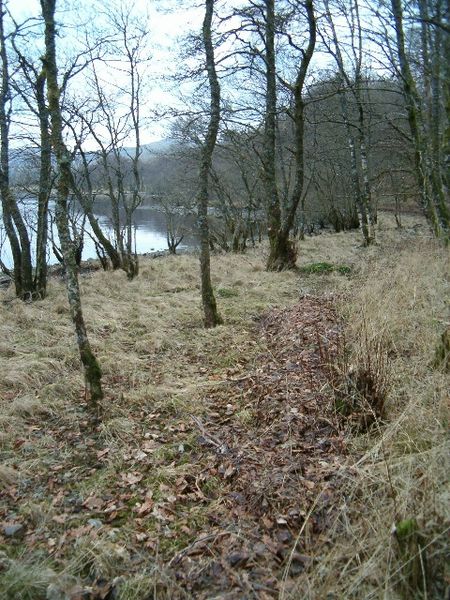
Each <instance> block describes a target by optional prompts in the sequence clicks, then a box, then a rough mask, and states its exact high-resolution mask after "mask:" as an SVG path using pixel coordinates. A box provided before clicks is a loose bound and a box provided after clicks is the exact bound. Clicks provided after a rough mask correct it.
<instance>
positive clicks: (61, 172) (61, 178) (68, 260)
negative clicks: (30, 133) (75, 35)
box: [41, 0, 103, 414]
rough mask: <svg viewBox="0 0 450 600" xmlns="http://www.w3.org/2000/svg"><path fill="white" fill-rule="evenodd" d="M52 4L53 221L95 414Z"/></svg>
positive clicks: (49, 5) (50, 4) (48, 2)
mask: <svg viewBox="0 0 450 600" xmlns="http://www.w3.org/2000/svg"><path fill="white" fill-rule="evenodd" d="M55 5H56V0H41V9H42V15H43V17H44V22H45V56H44V58H43V63H44V69H45V72H46V77H47V96H48V107H49V114H50V119H51V125H52V131H51V141H52V146H53V151H54V153H55V156H56V160H57V165H58V182H57V202H56V225H57V228H58V235H59V239H60V243H61V249H62V253H63V257H64V263H65V267H66V285H67V296H68V300H69V306H70V312H71V316H72V321H73V324H74V327H75V332H76V337H77V343H78V349H79V352H80V358H81V362H82V364H83V367H84V374H85V383H86V392H87V395H88V400H89V404H90V408H91V409H93V410H94V411H95V413H97V414H98V410H99V405H98V403H99V401H100V400H102V398H103V391H102V386H101V370H100V367H99V364H98V362H97V359H96V357H95V355H94V353H93V352H92V349H91V346H90V343H89V339H88V335H87V331H86V326H85V322H84V317H83V310H82V305H81V295H80V288H79V283H78V268H77V264H76V258H75V246H74V244H73V241H72V239H71V237H70V228H69V220H68V214H67V202H68V196H69V191H70V185H71V181H72V171H71V159H70V154H69V152H68V150H67V148H66V146H65V144H64V141H63V131H62V116H61V103H60V102H61V101H60V89H59V86H58V71H57V66H56V44H55V39H56V31H55Z"/></svg>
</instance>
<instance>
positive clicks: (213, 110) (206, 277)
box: [197, 0, 223, 327]
mask: <svg viewBox="0 0 450 600" xmlns="http://www.w3.org/2000/svg"><path fill="white" fill-rule="evenodd" d="M213 11H214V0H205V17H204V20H203V28H202V38H203V46H204V49H205V55H206V70H207V72H208V82H209V89H210V95H211V102H210V113H209V123H208V130H207V133H206V137H205V141H204V143H203V145H202V148H201V154H200V168H199V191H198V196H197V218H198V229H199V236H200V278H201V291H202V304H203V313H204V323H205V327H215V326H216V325H220V324H221V323H222V322H223V321H222V318H221V317H220V315H219V313H218V310H217V304H216V299H215V297H214V291H213V287H212V283H211V260H210V251H209V244H210V235H209V223H208V200H209V192H208V189H209V185H208V184H209V173H210V169H211V163H212V155H213V152H214V147H215V145H216V140H217V133H218V131H219V123H220V84H219V80H218V77H217V73H216V67H215V60H214V47H213V43H212V38H211V22H212V17H213Z"/></svg>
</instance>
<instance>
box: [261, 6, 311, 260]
mask: <svg viewBox="0 0 450 600" xmlns="http://www.w3.org/2000/svg"><path fill="white" fill-rule="evenodd" d="M274 4H275V3H274V0H266V36H265V45H266V47H265V52H266V86H267V88H266V123H265V136H264V137H265V168H264V171H265V177H266V194H267V199H268V233H269V242H270V252H269V258H268V260H267V270H268V271H283V270H286V269H293V268H295V263H296V259H297V250H296V247H295V244H294V242H293V241H292V240H290V239H289V236H290V233H291V231H292V228H293V226H294V222H295V215H296V213H297V209H298V206H299V204H300V201H301V198H302V193H303V187H304V174H305V167H304V136H305V102H304V99H303V88H304V85H305V79H306V75H307V72H308V68H309V64H310V62H311V58H312V55H313V52H314V48H315V45H316V19H315V16H314V5H313V0H306V2H305V4H304V6H305V8H306V14H307V20H308V36H309V38H308V46H307V48H306V49H305V50H303V51H302V58H301V60H300V64H299V67H298V70H297V76H296V79H295V83H294V86H293V88H292V91H293V94H294V111H293V113H294V114H293V120H294V128H295V184H294V190H293V192H292V195H291V197H290V199H289V201H288V204H287V206H286V210H285V216H284V220H283V219H282V214H281V205H280V198H279V196H278V193H277V184H276V172H275V150H276V147H275V143H276V142H275V139H276V138H275V131H276V129H275V128H276V110H277V98H276V57H275V12H274Z"/></svg>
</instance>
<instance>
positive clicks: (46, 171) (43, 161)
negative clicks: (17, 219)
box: [34, 72, 52, 298]
mask: <svg viewBox="0 0 450 600" xmlns="http://www.w3.org/2000/svg"><path fill="white" fill-rule="evenodd" d="M36 99H37V104H38V114H39V126H40V137H41V156H40V169H39V192H38V227H37V239H36V271H35V274H34V289H35V292H36V295H37V296H38V297H39V298H45V296H46V294H47V242H48V201H49V199H50V191H51V172H52V145H51V139H50V126H49V114H48V110H47V104H46V101H45V74H44V72H41V73H40V74H39V77H38V79H37V81H36Z"/></svg>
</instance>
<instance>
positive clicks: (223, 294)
mask: <svg viewBox="0 0 450 600" xmlns="http://www.w3.org/2000/svg"><path fill="white" fill-rule="evenodd" d="M217 295H218V296H219V298H233V297H235V296H239V294H238V292H237V291H236V290H232V289H231V288H219V289H218V290H217Z"/></svg>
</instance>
